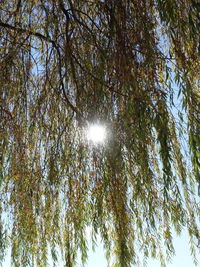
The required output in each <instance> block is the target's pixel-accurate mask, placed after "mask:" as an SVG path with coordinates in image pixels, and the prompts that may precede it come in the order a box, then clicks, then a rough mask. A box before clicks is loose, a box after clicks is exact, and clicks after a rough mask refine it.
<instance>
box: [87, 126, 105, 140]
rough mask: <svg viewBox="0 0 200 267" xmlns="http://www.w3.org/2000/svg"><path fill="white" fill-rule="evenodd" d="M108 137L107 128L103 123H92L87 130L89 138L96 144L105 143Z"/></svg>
mask: <svg viewBox="0 0 200 267" xmlns="http://www.w3.org/2000/svg"><path fill="white" fill-rule="evenodd" d="M105 138H106V128H105V127H104V126H103V125H99V124H92V125H90V126H89V127H88V130H87V139H88V140H90V141H92V142H93V143H95V144H99V143H103V142H104V141H105Z"/></svg>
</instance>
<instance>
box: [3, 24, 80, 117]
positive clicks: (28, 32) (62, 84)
mask: <svg viewBox="0 0 200 267" xmlns="http://www.w3.org/2000/svg"><path fill="white" fill-rule="evenodd" d="M0 27H3V28H7V29H11V30H14V31H17V32H19V33H24V34H27V35H32V36H35V37H37V38H39V39H41V40H43V41H46V42H49V43H51V44H52V46H53V47H54V48H55V49H56V52H57V54H58V61H59V64H58V68H59V75H60V79H61V81H60V83H61V89H62V92H63V95H64V98H65V100H66V102H67V104H68V105H69V106H70V108H71V109H72V110H73V111H74V112H75V113H76V114H77V115H78V116H79V117H82V116H81V113H80V112H79V110H78V109H77V107H75V106H74V105H73V104H72V103H71V102H70V100H69V99H68V97H67V94H66V92H65V86H64V83H63V80H62V71H61V69H62V65H61V54H60V50H59V47H58V46H57V44H56V42H55V41H54V40H52V39H51V38H50V37H47V36H45V35H43V34H41V33H39V32H33V31H31V30H27V29H23V28H18V27H15V26H12V25H10V24H8V23H4V22H2V21H1V20H0Z"/></svg>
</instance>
